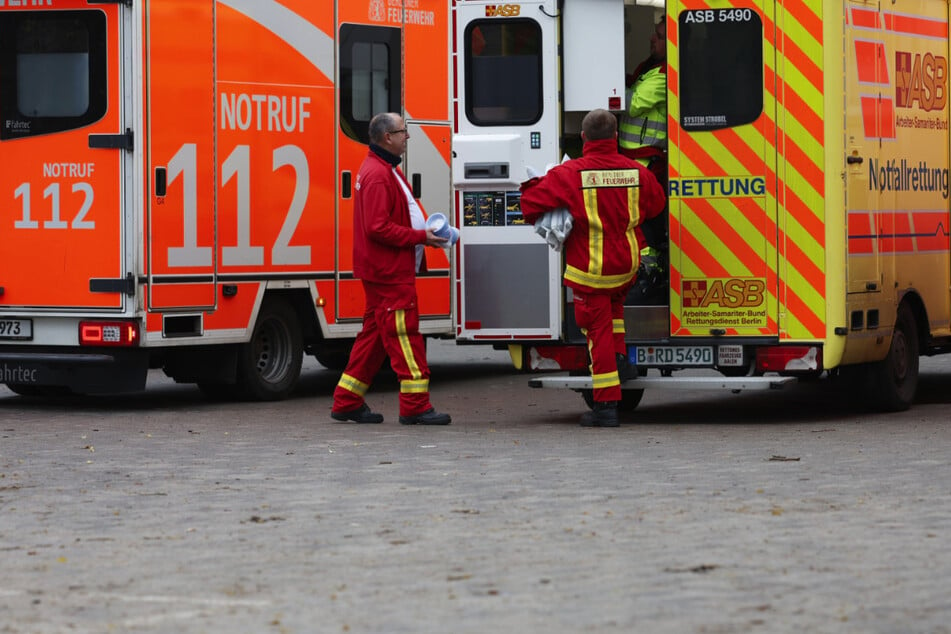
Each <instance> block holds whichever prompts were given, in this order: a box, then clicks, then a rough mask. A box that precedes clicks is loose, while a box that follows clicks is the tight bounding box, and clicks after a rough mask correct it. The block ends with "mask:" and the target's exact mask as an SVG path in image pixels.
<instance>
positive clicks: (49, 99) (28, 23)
mask: <svg viewBox="0 0 951 634" xmlns="http://www.w3.org/2000/svg"><path fill="white" fill-rule="evenodd" d="M13 4H14V3H9V2H8V3H0V78H2V79H0V122H2V125H0V199H2V200H3V201H4V202H3V204H2V205H0V245H2V246H0V311H3V312H7V313H9V312H12V311H13V310H21V311H25V310H28V311H30V312H31V313H37V312H49V311H58V312H61V311H64V310H65V311H71V312H82V313H88V312H89V311H111V312H115V311H120V310H122V309H124V308H126V307H127V306H128V305H130V304H131V302H129V296H130V294H131V293H132V292H133V291H134V284H133V283H132V282H131V280H130V279H129V278H128V277H127V276H129V275H131V271H130V267H131V259H130V256H128V255H127V254H128V251H129V250H128V249H126V248H124V245H126V244H127V241H128V240H130V239H131V238H130V229H129V227H128V225H127V223H126V222H124V220H126V219H127V216H126V215H125V214H126V210H127V206H126V205H125V204H124V198H125V196H126V195H127V191H126V187H125V186H124V183H125V180H126V178H127V177H128V176H129V174H130V169H131V160H132V159H131V157H132V154H131V153H130V152H128V151H126V150H127V149H128V150H131V145H130V143H131V138H130V137H129V136H128V135H126V134H125V130H126V126H127V118H128V117H129V113H128V112H127V110H128V108H127V106H126V102H125V98H124V95H125V94H126V92H127V91H128V90H129V86H127V85H126V82H125V80H124V77H123V73H125V72H128V70H129V69H128V68H127V67H126V64H124V61H125V60H126V59H127V57H126V56H124V55H123V54H122V52H121V50H120V47H121V46H122V45H123V43H124V42H126V41H127V40H126V37H127V33H125V34H124V33H123V29H124V27H123V21H124V20H125V21H128V20H129V19H130V14H131V10H130V9H127V8H125V7H123V6H121V5H120V4H119V3H114V4H96V5H91V4H89V3H87V2H85V1H79V0H58V1H57V2H56V3H55V5H53V6H49V5H52V4H53V3H45V2H44V3H32V5H35V6H30V7H25V6H19V5H21V4H22V5H26V3H25V2H24V3H19V2H18V3H15V5H16V6H11V5H13ZM5 317H6V316H5ZM2 325H3V329H2V330H0V339H16V340H19V341H30V340H34V335H36V334H37V332H36V331H35V329H34V323H33V320H32V319H30V318H27V317H24V318H16V319H12V320H10V319H4V320H3V324H2ZM14 330H16V332H14ZM41 335H42V333H41ZM47 340H49V337H47Z"/></svg>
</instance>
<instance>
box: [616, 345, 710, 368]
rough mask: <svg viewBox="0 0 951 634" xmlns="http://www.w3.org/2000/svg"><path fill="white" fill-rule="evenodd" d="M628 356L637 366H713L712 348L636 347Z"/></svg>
mask: <svg viewBox="0 0 951 634" xmlns="http://www.w3.org/2000/svg"><path fill="white" fill-rule="evenodd" d="M630 356H631V359H632V360H633V361H634V363H635V364H637V365H713V346H637V347H635V348H633V349H632V351H631V355H630Z"/></svg>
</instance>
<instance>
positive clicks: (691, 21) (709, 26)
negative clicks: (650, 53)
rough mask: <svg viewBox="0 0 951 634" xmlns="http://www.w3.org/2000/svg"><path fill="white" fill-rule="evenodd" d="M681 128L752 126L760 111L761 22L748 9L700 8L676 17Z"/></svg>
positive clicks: (761, 99) (689, 129)
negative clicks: (749, 124) (750, 124)
mask: <svg viewBox="0 0 951 634" xmlns="http://www.w3.org/2000/svg"><path fill="white" fill-rule="evenodd" d="M678 28H679V34H680V44H679V52H680V59H679V62H680V127H682V128H683V129H684V130H687V131H688V132H700V131H704V130H720V129H722V128H730V127H735V126H739V125H745V124H747V123H752V122H753V121H756V119H758V118H759V116H760V115H761V114H762V112H763V22H762V19H761V18H760V16H759V14H758V13H757V12H756V11H754V10H752V9H698V10H694V11H683V12H682V13H681V14H680V16H679V17H678Z"/></svg>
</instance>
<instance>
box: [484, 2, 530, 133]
mask: <svg viewBox="0 0 951 634" xmlns="http://www.w3.org/2000/svg"><path fill="white" fill-rule="evenodd" d="M541 50H542V32H541V27H539V25H538V23H537V22H535V21H534V20H519V19H516V20H476V21H474V22H472V23H471V24H470V25H469V26H468V27H467V28H466V35H465V69H466V86H465V91H466V93H465V94H466V117H467V118H468V119H469V121H471V122H472V123H474V124H476V125H484V126H491V125H529V124H532V123H535V122H536V121H538V120H539V119H540V118H541V116H542V55H541Z"/></svg>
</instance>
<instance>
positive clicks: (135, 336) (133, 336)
mask: <svg viewBox="0 0 951 634" xmlns="http://www.w3.org/2000/svg"><path fill="white" fill-rule="evenodd" d="M138 344H139V324H138V323H136V322H133V321H82V322H79V345H81V346H136V345H138Z"/></svg>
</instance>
